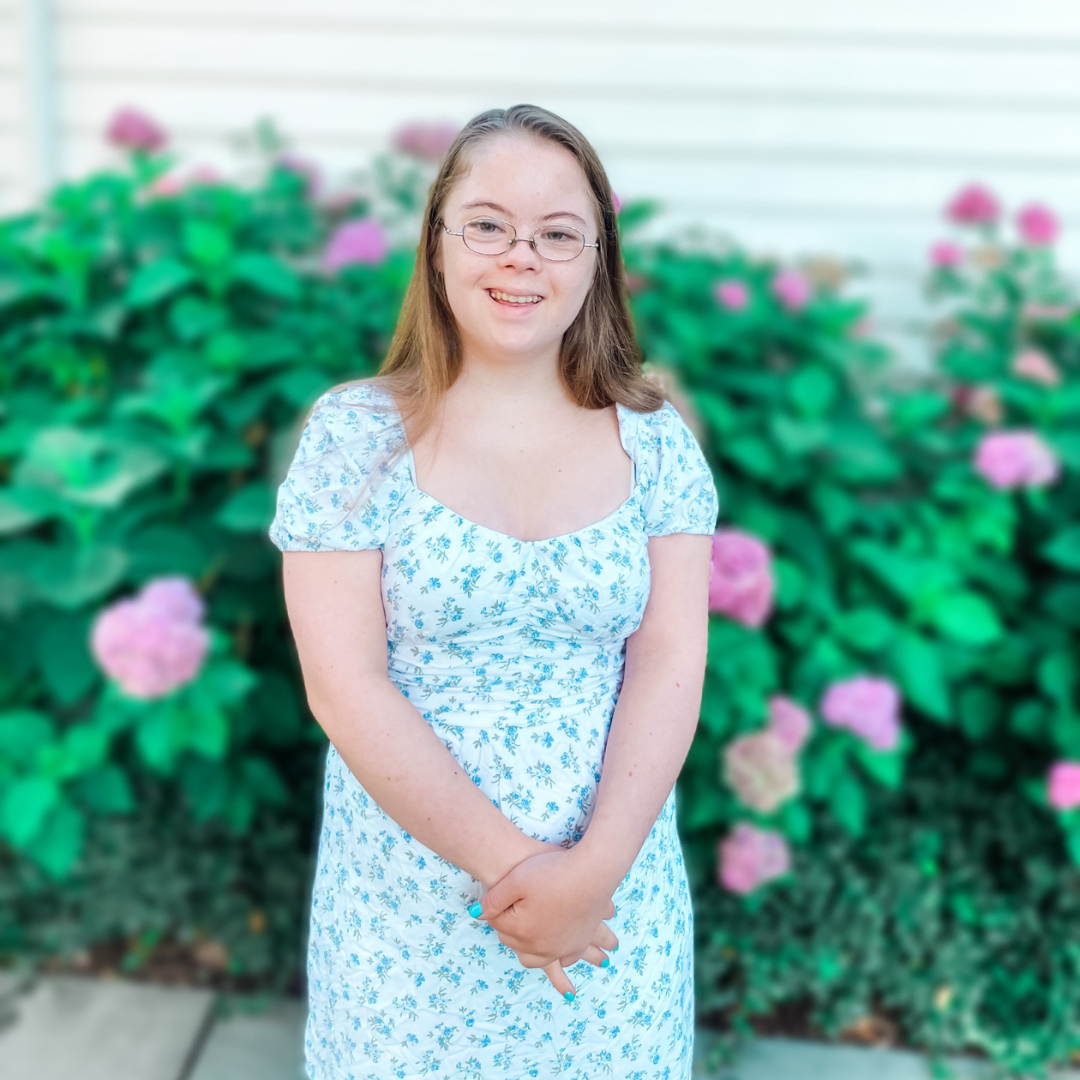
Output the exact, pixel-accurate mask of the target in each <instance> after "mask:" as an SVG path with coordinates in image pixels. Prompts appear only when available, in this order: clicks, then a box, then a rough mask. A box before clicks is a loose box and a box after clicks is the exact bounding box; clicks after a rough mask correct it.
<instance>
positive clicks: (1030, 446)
mask: <svg viewBox="0 0 1080 1080" xmlns="http://www.w3.org/2000/svg"><path fill="white" fill-rule="evenodd" d="M975 468H976V470H977V471H978V472H979V474H980V475H981V476H982V477H983V478H984V479H985V480H986V482H987V483H988V484H990V485H991V486H992V487H995V488H998V489H999V490H1000V491H1008V490H1010V489H1012V488H1018V487H1044V486H1045V485H1047V484H1051V483H1053V482H1054V481H1055V480H1056V479H1057V478H1058V475H1059V474H1060V471H1061V467H1060V465H1059V463H1058V459H1057V457H1056V456H1055V455H1054V452H1053V450H1051V449H1050V447H1049V446H1047V445H1046V443H1045V442H1044V441H1043V440H1042V439H1041V438H1040V437H1039V436H1038V435H1037V434H1036V433H1035V432H1034V431H992V432H989V433H988V434H986V435H984V436H983V438H982V439H981V441H980V442H979V445H978V448H977V449H976V451H975Z"/></svg>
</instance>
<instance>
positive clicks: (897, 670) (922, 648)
mask: <svg viewBox="0 0 1080 1080" xmlns="http://www.w3.org/2000/svg"><path fill="white" fill-rule="evenodd" d="M886 657H887V662H888V663H889V665H890V667H891V670H892V673H893V675H894V676H895V678H896V681H897V682H898V683H899V685H900V690H901V693H902V696H903V697H904V698H905V699H907V700H909V701H911V703H912V704H913V705H916V706H918V708H920V709H922V710H923V711H924V712H926V713H927V714H929V715H930V716H932V717H933V718H934V719H936V720H941V721H943V722H948V721H949V720H950V718H951V709H950V704H949V687H948V683H947V681H946V679H945V671H944V666H943V664H942V659H941V653H940V652H939V650H938V649H937V648H936V647H935V645H934V644H933V642H931V641H929V640H928V639H927V638H925V637H922V636H921V635H919V634H916V633H914V632H913V631H904V632H902V633H901V634H900V635H899V636H898V637H897V639H896V641H895V643H894V644H893V647H892V648H891V649H890V650H889V652H888V653H887V654H886Z"/></svg>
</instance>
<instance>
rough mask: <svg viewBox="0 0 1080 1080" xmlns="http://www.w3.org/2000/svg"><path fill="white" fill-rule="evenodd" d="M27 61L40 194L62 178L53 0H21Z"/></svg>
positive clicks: (30, 135)
mask: <svg viewBox="0 0 1080 1080" xmlns="http://www.w3.org/2000/svg"><path fill="white" fill-rule="evenodd" d="M22 9H23V25H24V30H25V35H24V36H25V42H26V60H25V63H24V65H23V71H24V75H25V83H26V103H27V108H28V115H27V117H26V119H25V124H26V134H27V142H28V143H29V155H28V156H29V160H30V164H31V176H30V184H31V189H32V191H31V193H32V194H33V195H34V196H36V197H40V196H42V195H44V194H45V193H46V192H47V191H49V190H50V189H51V188H52V187H53V186H54V185H55V184H56V183H57V182H58V181H59V179H60V172H61V162H60V109H59V93H58V86H57V71H56V34H55V30H56V19H55V13H54V9H53V0H22Z"/></svg>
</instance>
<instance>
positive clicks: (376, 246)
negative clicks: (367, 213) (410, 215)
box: [323, 218, 390, 271]
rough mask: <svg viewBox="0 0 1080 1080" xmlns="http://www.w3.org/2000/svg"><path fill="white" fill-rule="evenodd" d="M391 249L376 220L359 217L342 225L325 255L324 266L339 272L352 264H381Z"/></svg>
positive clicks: (334, 234) (332, 238)
mask: <svg viewBox="0 0 1080 1080" xmlns="http://www.w3.org/2000/svg"><path fill="white" fill-rule="evenodd" d="M389 250H390V243H389V241H388V240H387V237H386V233H385V232H384V231H383V227H382V226H381V225H380V224H379V223H378V222H377V221H376V220H375V219H374V218H357V219H355V220H353V221H346V222H344V223H343V224H341V225H339V226H338V227H337V228H336V229H335V230H334V233H333V235H332V236H331V237H330V242H329V243H328V244H327V245H326V250H325V251H324V252H323V266H324V267H325V268H326V269H327V270H330V271H335V270H340V269H341V268H342V267H343V266H349V265H350V264H352V263H368V264H377V263H381V262H382V261H383V259H385V258H386V254H387V252H388V251H389Z"/></svg>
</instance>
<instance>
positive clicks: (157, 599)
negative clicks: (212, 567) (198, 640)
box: [139, 575, 206, 623]
mask: <svg viewBox="0 0 1080 1080" xmlns="http://www.w3.org/2000/svg"><path fill="white" fill-rule="evenodd" d="M139 597H140V602H141V603H143V604H145V605H146V606H147V607H153V608H157V609H158V610H159V611H161V612H162V613H163V614H165V615H167V616H168V617H169V618H170V619H176V620H177V621H178V622H191V623H196V622H199V621H200V620H201V619H202V617H203V614H204V613H205V611H206V605H205V604H204V603H203V598H202V594H201V593H200V592H199V590H198V589H196V588H195V586H194V585H192V583H191V581H190V580H189V579H188V578H186V577H180V576H178V575H174V576H171V577H159V578H154V580H153V581H150V582H148V583H147V584H146V585H144V586H143V590H142V592H141V593H140V594H139Z"/></svg>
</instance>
